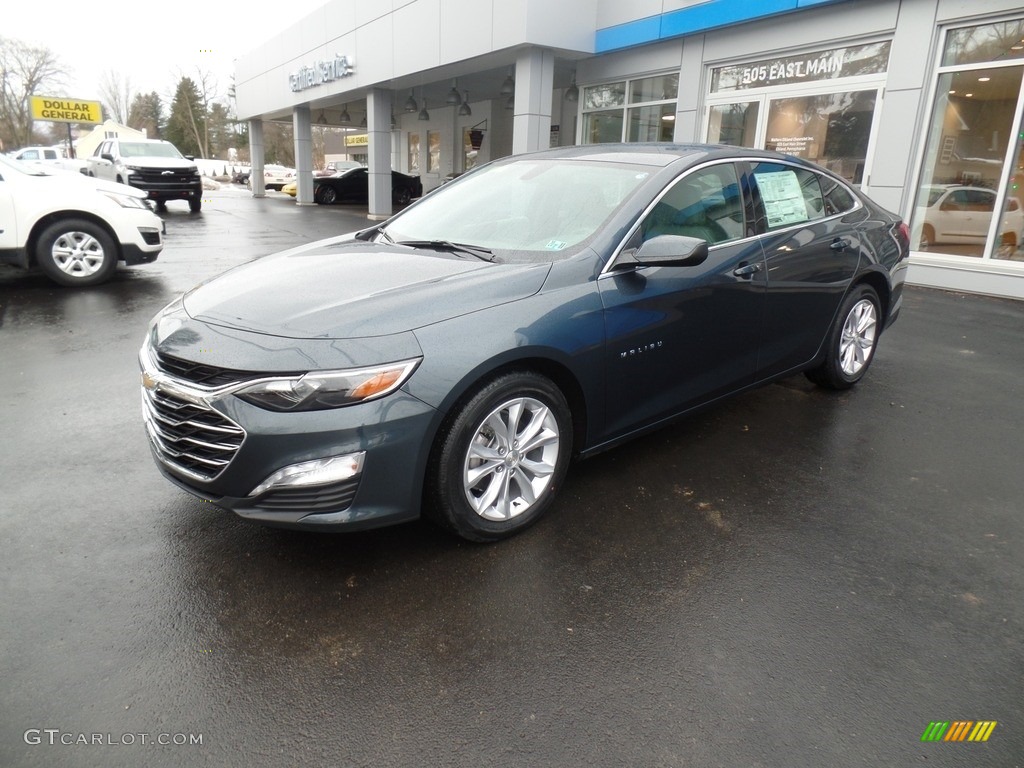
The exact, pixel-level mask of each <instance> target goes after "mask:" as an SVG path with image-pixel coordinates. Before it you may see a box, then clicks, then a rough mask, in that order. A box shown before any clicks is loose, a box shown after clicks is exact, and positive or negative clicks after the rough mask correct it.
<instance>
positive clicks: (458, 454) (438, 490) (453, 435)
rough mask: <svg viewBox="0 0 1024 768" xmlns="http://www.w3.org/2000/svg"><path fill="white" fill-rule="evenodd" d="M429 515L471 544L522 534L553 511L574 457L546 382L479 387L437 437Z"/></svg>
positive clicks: (560, 399)
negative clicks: (522, 531)
mask: <svg viewBox="0 0 1024 768" xmlns="http://www.w3.org/2000/svg"><path fill="white" fill-rule="evenodd" d="M438 445H439V448H438V449H437V450H436V451H435V454H436V455H435V457H434V458H433V460H432V468H431V477H430V478H428V509H429V511H430V513H431V514H432V516H433V517H434V518H435V519H436V520H437V521H438V522H439V523H441V524H442V525H443V526H445V527H446V528H448V529H449V530H452V531H454V532H455V533H457V534H458V535H460V536H462V537H463V538H466V539H470V540H472V541H497V540H498V539H502V538H505V537H507V536H511V535H512V534H514V533H518V532H519V531H521V530H523V529H524V528H526V527H527V526H529V525H530V524H532V523H533V522H534V521H536V520H537V518H538V517H540V515H541V514H542V513H543V512H544V510H546V509H547V507H548V506H550V504H551V502H552V500H553V499H554V496H555V492H556V491H557V490H558V488H559V487H560V486H561V482H562V478H563V477H564V476H565V472H566V469H567V468H568V463H569V455H570V454H571V452H572V419H571V416H570V412H569V406H568V404H567V403H566V400H565V397H564V396H563V395H562V393H561V391H560V390H559V389H558V387H557V386H555V384H554V383H553V382H551V381H550V380H549V379H547V378H545V377H543V376H540V375H538V374H535V373H530V372H512V373H507V374H504V375H502V376H499V377H498V378H496V379H494V380H493V381H491V382H489V383H487V384H485V385H484V386H482V387H481V388H480V389H479V390H478V391H477V392H476V393H475V394H474V395H473V396H472V397H471V398H470V399H469V401H468V402H466V404H465V405H464V406H463V407H462V408H461V409H459V410H458V411H457V412H456V414H455V416H454V418H453V419H452V421H451V422H449V423H448V424H447V425H446V427H445V429H443V430H442V432H441V435H440V436H439V443H438Z"/></svg>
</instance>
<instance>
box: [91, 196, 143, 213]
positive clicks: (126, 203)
mask: <svg viewBox="0 0 1024 768" xmlns="http://www.w3.org/2000/svg"><path fill="white" fill-rule="evenodd" d="M102 194H104V195H106V196H107V197H108V198H110V199H111V200H113V201H114V202H115V203H117V204H118V205H120V206H121V207H122V208H142V209H143V210H148V209H147V208H146V203H145V202H144V201H143V200H142V198H140V197H133V196H132V195H119V194H117V193H116V192H103V193H102Z"/></svg>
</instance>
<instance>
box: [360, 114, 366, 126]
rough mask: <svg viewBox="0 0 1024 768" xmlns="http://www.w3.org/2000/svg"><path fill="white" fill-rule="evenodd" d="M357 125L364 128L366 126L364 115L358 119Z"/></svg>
mask: <svg viewBox="0 0 1024 768" xmlns="http://www.w3.org/2000/svg"><path fill="white" fill-rule="evenodd" d="M359 127H360V128H365V127H366V115H363V119H362V120H360V121H359Z"/></svg>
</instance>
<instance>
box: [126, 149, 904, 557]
mask: <svg viewBox="0 0 1024 768" xmlns="http://www.w3.org/2000/svg"><path fill="white" fill-rule="evenodd" d="M908 253H909V248H908V231H907V227H906V225H905V224H904V223H903V222H902V221H900V219H899V218H898V217H896V216H895V215H893V214H891V213H889V212H887V211H885V210H883V209H882V208H880V207H879V206H878V205H876V204H875V203H873V202H872V201H871V200H869V199H868V198H867V197H865V196H864V195H863V194H861V193H860V192H859V191H857V190H855V189H853V188H852V187H851V186H850V185H849V184H848V183H847V182H846V181H845V180H844V179H842V178H840V177H838V176H835V175H833V174H831V173H829V172H828V171H825V170H823V169H822V168H819V167H817V166H815V165H812V164H809V163H807V162H803V161H801V160H798V159H795V158H792V157H788V156H784V155H779V154H774V153H769V152H761V151H756V150H748V149H741V148H735V147H722V146H703V145H671V144H629V145H596V146H584V147H573V148H567V149H559V150H552V151H547V152H539V153H535V154H529V155H521V156H517V157H510V158H505V159H502V160H498V161H495V162H492V163H489V164H487V165H485V166H482V167H480V168H478V169H475V170H473V171H472V172H470V173H468V174H465V175H464V176H462V177H460V178H459V179H457V180H456V181H453V182H452V183H450V184H447V185H445V186H443V187H442V188H440V189H438V190H436V191H434V192H433V193H431V194H429V195H427V196H425V197H424V198H423V199H421V200H420V201H419V202H417V203H415V204H414V205H412V206H410V207H409V208H407V209H406V210H404V211H402V212H401V213H399V214H398V215H396V216H394V217H393V218H391V219H390V220H389V221H387V222H385V223H383V224H381V225H379V226H374V227H372V228H369V229H365V230H363V231H360V232H357V233H354V234H350V235H343V236H340V237H337V238H333V239H329V240H324V241H321V242H318V243H314V244H311V245H308V246H303V247H301V248H296V249H294V250H291V251H286V252H284V253H280V254H277V255H274V256H269V257H266V258H262V259H258V260H256V261H253V262H250V263H248V264H246V265H243V266H241V267H238V268H236V269H234V270H232V271H230V272H228V273H226V274H224V275H222V276H220V277H218V278H216V279H214V280H211V281H209V282H206V283H204V284H203V285H201V286H199V287H197V288H195V289H193V290H191V291H189V292H188V293H186V294H185V295H184V296H182V297H181V298H179V299H177V300H176V301H174V302H173V303H171V304H170V305H168V306H167V307H166V308H164V309H163V310H162V311H161V312H160V313H159V314H158V315H157V316H156V317H155V318H154V320H153V322H152V324H151V326H150V328H149V332H148V333H147V335H146V339H145V342H144V344H143V346H142V350H141V352H140V360H141V365H142V371H143V373H142V381H143V390H142V401H143V415H144V419H145V424H146V429H147V432H148V434H149V438H150V442H151V445H152V449H153V455H154V457H155V459H156V464H157V466H158V467H159V469H160V470H161V471H162V472H163V473H164V474H165V475H166V476H167V478H168V479H170V480H171V481H173V482H174V483H176V484H177V485H179V486H180V487H182V488H184V489H185V490H187V491H189V492H191V493H193V494H195V495H197V496H200V497H202V498H204V499H207V500H209V501H212V502H213V503H215V504H217V505H219V506H221V507H224V508H227V509H230V510H233V511H234V512H236V513H237V514H238V515H241V516H242V517H245V518H248V519H251V520H256V521H259V522H262V523H266V524H269V525H276V526H287V527H301V528H306V529H312V530H327V529H346V530H353V529H358V528H369V527H374V526H381V525H387V524H392V523H399V522H402V521H406V520H411V519H413V518H416V517H418V516H419V515H420V514H421V513H423V514H426V515H429V516H430V517H431V518H432V519H434V520H435V521H437V522H438V523H440V524H441V525H443V526H445V527H446V528H448V529H450V530H451V531H454V532H455V533H457V534H459V535H461V536H463V537H465V538H467V539H472V540H475V541H493V540H497V539H501V538H503V537H506V536H509V535H511V534H514V533H516V532H518V531H520V530H522V529H523V528H525V527H526V526H528V525H530V524H531V523H533V522H535V521H536V520H537V519H538V518H539V517H540V516H541V515H542V514H543V513H544V512H545V511H546V510H547V509H548V508H550V507H551V505H552V503H553V502H554V500H555V496H556V493H557V491H558V490H559V488H560V487H561V484H562V481H563V478H564V477H565V474H566V471H567V469H568V466H569V463H570V460H571V459H573V458H574V457H577V458H584V457H587V456H590V455H592V454H594V453H596V452H598V451H603V450H605V449H607V448H610V447H612V446H614V445H616V444H618V443H620V442H622V441H624V440H628V439H629V438H632V437H635V436H637V435H640V434H642V433H644V432H647V431H649V430H651V429H654V428H657V427H660V426H662V425H664V424H666V423H667V422H669V421H670V420H672V419H674V418H676V417H678V416H680V415H682V414H685V413H687V412H690V411H693V410H694V409H696V408H699V407H701V406H706V405H708V404H709V403H712V402H714V401H716V400H718V399H720V398H722V397H724V396H726V395H731V394H735V393H738V392H742V391H743V390H746V389H750V388H751V387H755V386H759V385H761V384H764V383H766V382H769V381H772V380H774V379H778V378H780V377H783V376H789V375H792V374H794V373H797V372H801V371H803V372H804V373H806V375H807V376H808V377H809V378H810V379H811V380H812V381H814V382H816V383H817V384H820V385H821V386H823V387H827V388H831V389H845V388H847V387H850V386H852V385H854V384H856V383H857V381H858V380H859V379H860V378H861V377H862V376H864V374H865V372H866V371H867V368H868V366H869V365H870V363H871V359H872V355H873V353H874V351H875V348H876V345H877V344H878V341H879V337H880V335H881V333H882V331H883V330H884V329H885V328H886V327H888V326H889V324H891V323H892V322H893V320H894V319H895V318H896V316H897V314H898V312H899V310H900V305H901V294H902V286H903V279H904V275H905V269H906V265H907V258H908Z"/></svg>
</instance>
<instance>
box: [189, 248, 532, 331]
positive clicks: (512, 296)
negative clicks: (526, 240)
mask: <svg viewBox="0 0 1024 768" xmlns="http://www.w3.org/2000/svg"><path fill="white" fill-rule="evenodd" d="M549 270H550V265H549V264H513V265H509V264H494V263H489V262H484V261H480V260H478V259H476V258H474V257H472V256H467V257H465V258H462V257H459V256H455V255H453V254H450V253H437V252H432V251H418V250H412V249H409V248H398V247H395V246H386V245H383V244H374V243H355V242H352V241H348V242H345V243H342V244H335V245H325V246H323V247H317V248H301V249H296V250H295V251H290V252H285V253H281V254H277V255H275V256H268V257H266V258H263V259H259V260H257V261H253V262H250V263H249V264H245V265H243V266H241V267H238V268H236V269H234V270H232V271H230V272H227V273H225V274H224V275H221V276H220V277H217V278H214V279H213V280H211V281H209V282H207V283H204V284H202V285H200V286H198V287H197V288H196V289H194V290H193V291H191V292H190V293H188V294H187V295H186V296H185V301H184V308H185V311H186V312H187V313H188V315H189V316H190V317H192V318H193V319H195V320H199V321H201V322H205V323H210V324H212V325H220V326H226V327H229V328H237V329H241V330H246V331H252V332H256V333H262V334H269V335H272V336H284V337H290V338H328V339H354V338H363V337H370V336H386V335H390V334H395V333H401V332H403V331H411V330H415V329H416V328H421V327H423V326H425V325H431V324H433V323H437V322H440V321H442V320H446V319H449V318H452V317H458V316H460V315H464V314H467V313H469V312H477V311H479V310H482V309H486V308H488V307H492V306H496V305H498V304H504V303H507V302H510V301H516V300H518V299H522V298H525V297H527V296H530V295H532V294H534V293H536V292H537V291H539V290H540V288H541V286H542V285H543V284H544V279H545V277H546V276H547V274H548V272H549Z"/></svg>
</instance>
